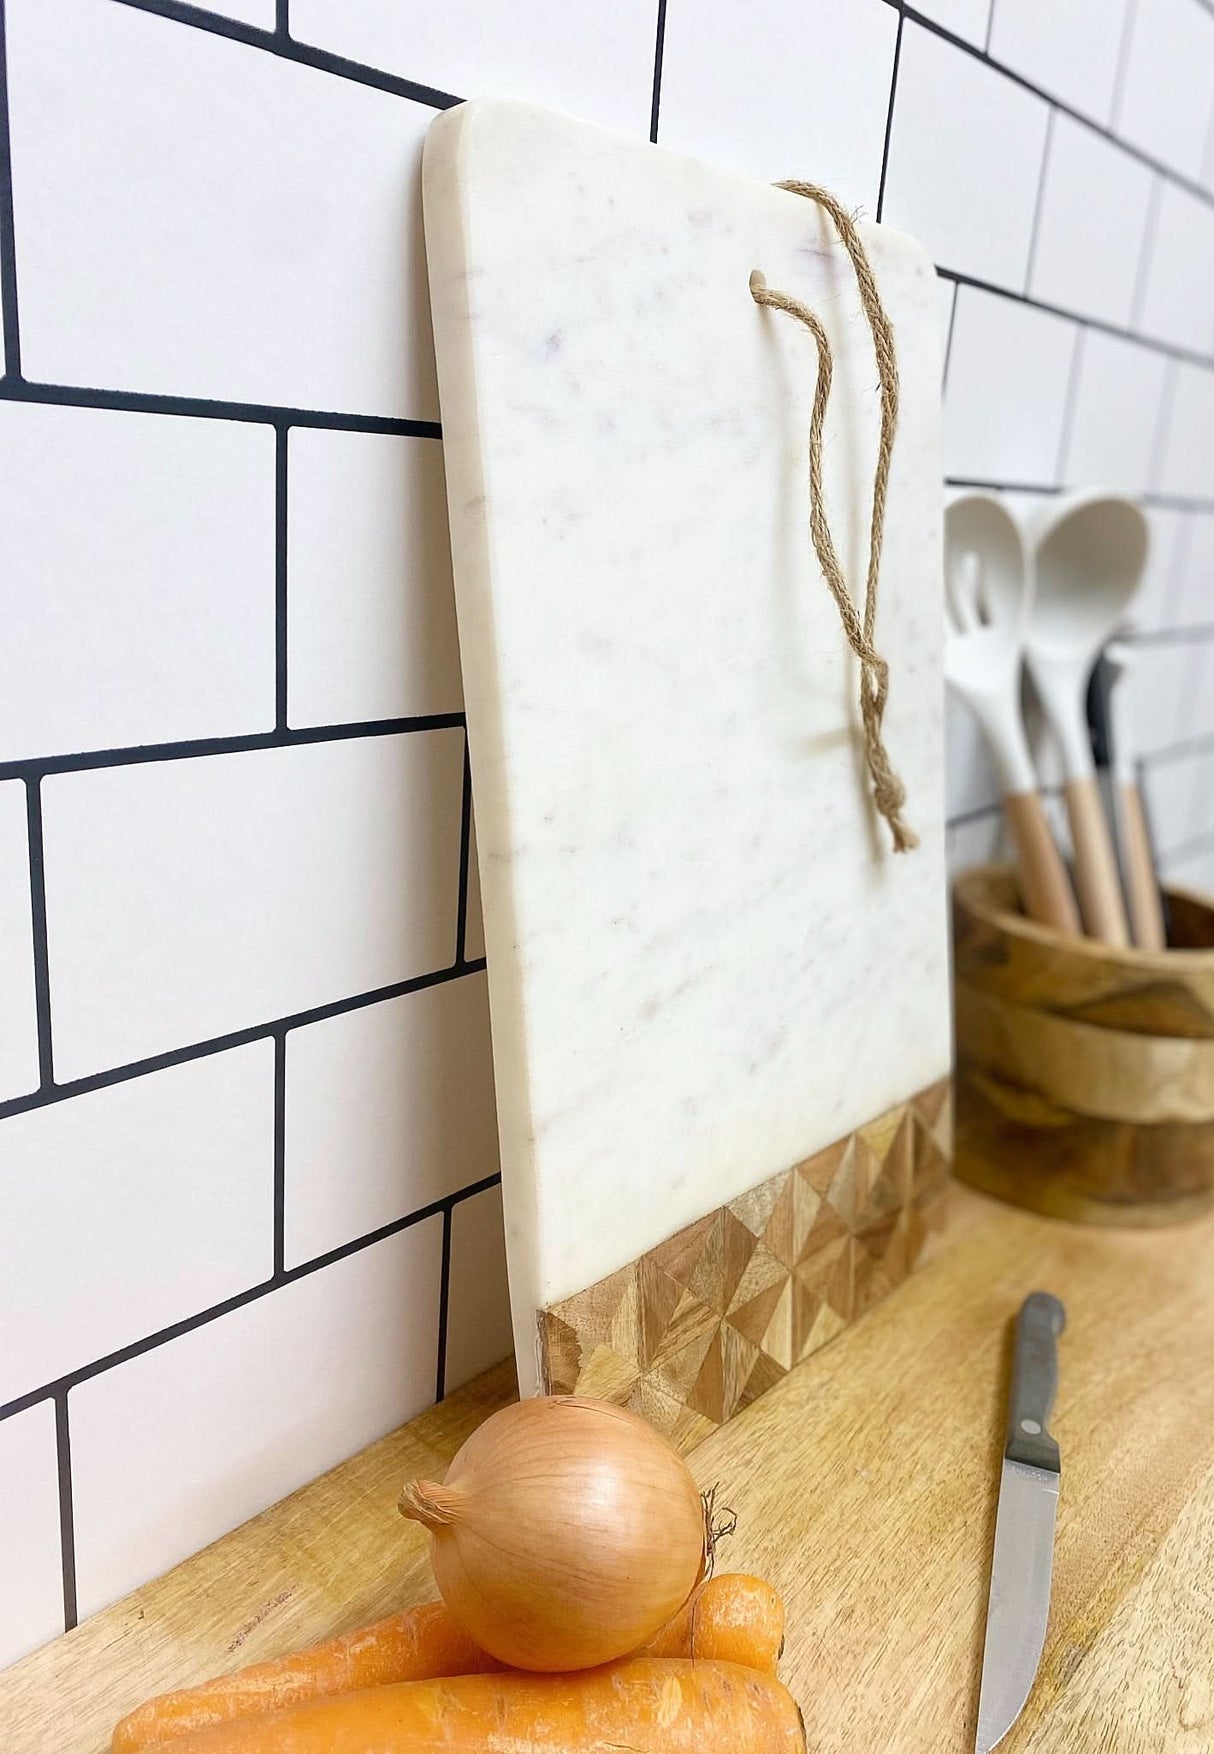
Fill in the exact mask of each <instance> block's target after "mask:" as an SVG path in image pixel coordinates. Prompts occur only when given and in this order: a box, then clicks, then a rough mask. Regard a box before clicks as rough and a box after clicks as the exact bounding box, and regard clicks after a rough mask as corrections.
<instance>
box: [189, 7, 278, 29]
mask: <svg viewBox="0 0 1214 1754" xmlns="http://www.w3.org/2000/svg"><path fill="white" fill-rule="evenodd" d="M206 11H208V12H216V13H218V14H219V16H220V17H221V18H236V19H239V20H240V22H241V23H242V24H255V25H257V26H258V27H259V29H261V30H273V29H274V24H275V20H276V14H277V7H276V5H275V0H221V4H219V5H218V6H214V5H213V6H208V7H207V8H206Z"/></svg>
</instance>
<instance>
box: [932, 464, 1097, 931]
mask: <svg viewBox="0 0 1214 1754" xmlns="http://www.w3.org/2000/svg"><path fill="white" fill-rule="evenodd" d="M944 577H945V591H946V600H947V605H948V616H949V626H948V629H947V632H946V637H945V642H944V676H945V680H946V682H947V683H948V686H949V687H950V688H951V689H952V690H953V692H954V693H955V694H956V695H958V697H959V698H960V699H961V700H963V701H964V702H965V704H966V705H967V706H968V707H969V709H970V711H971V712H972V713H973V715H974V717H975V718H976V719H977V721H978V724H979V726H980V727H981V729H982V733H983V735H984V736H985V738H986V740H987V743H988V744H989V746H990V750H991V754H992V756H993V758H994V762H995V768H996V772H997V773H998V775H999V783H1000V787H1001V789H1002V793H1003V811H1004V816H1005V818H1006V821H1007V825H1008V830H1009V833H1010V834H1011V837H1012V844H1013V846H1014V847H1015V849H1016V862H1017V865H1018V868H1019V875H1020V888H1021V893H1022V896H1023V900H1024V907H1025V912H1026V913H1027V914H1028V915H1029V917H1030V919H1034V920H1040V921H1041V922H1042V923H1043V924H1044V925H1048V926H1053V927H1054V928H1055V929H1056V930H1057V931H1059V932H1063V933H1065V934H1066V935H1067V936H1068V937H1071V938H1077V937H1079V935H1080V924H1079V912H1078V909H1077V908H1076V906H1075V897H1074V894H1073V893H1072V890H1071V884H1070V879H1069V877H1068V876H1067V871H1066V866H1065V865H1064V864H1063V862H1062V858H1061V855H1060V854H1059V852H1058V848H1057V846H1056V844H1055V842H1054V837H1053V835H1052V833H1051V832H1050V825H1049V822H1048V820H1047V818H1046V814H1045V810H1044V808H1043V806H1042V803H1041V798H1040V795H1039V794H1038V791H1037V780H1036V775H1035V773H1034V771H1033V762H1032V757H1031V756H1030V754H1029V747H1028V741H1027V739H1026V738H1025V734H1024V724H1023V721H1022V719H1021V716H1020V671H1021V664H1022V662H1023V656H1024V631H1025V627H1026V625H1027V620H1028V614H1029V609H1030V606H1031V601H1032V573H1031V569H1030V568H1029V565H1028V559H1027V555H1026V553H1025V548H1024V540H1023V537H1022V536H1021V533H1020V528H1019V526H1018V525H1017V524H1016V522H1015V520H1014V519H1013V518H1012V516H1011V514H1010V513H1009V512H1008V510H1007V508H1006V507H1005V506H1004V505H1002V504H1001V502H1000V501H999V500H997V499H995V498H993V497H992V496H991V495H990V494H985V493H968V494H964V495H963V496H962V497H961V498H959V499H955V500H953V501H952V502H951V504H949V505H948V506H947V507H946V509H945V513H944Z"/></svg>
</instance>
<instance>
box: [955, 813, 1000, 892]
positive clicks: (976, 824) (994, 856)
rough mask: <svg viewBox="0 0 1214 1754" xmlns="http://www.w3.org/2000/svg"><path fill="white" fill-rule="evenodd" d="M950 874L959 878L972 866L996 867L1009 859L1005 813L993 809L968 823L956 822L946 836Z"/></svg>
mask: <svg viewBox="0 0 1214 1754" xmlns="http://www.w3.org/2000/svg"><path fill="white" fill-rule="evenodd" d="M945 855H946V857H947V860H948V874H949V876H950V877H956V876H958V875H959V874H960V873H961V872H962V871H968V870H969V869H970V867H971V866H972V865H992V864H995V863H997V862H1001V861H1002V860H1004V859H1006V858H1007V857H1008V842H1007V832H1006V830H1005V828H1004V825H1003V812H1002V811H1001V810H989V811H987V812H986V814H985V815H982V816H978V817H975V818H973V819H972V820H971V821H968V822H957V823H953V824H952V825H951V826H950V827H949V829H948V832H947V834H946V835H945Z"/></svg>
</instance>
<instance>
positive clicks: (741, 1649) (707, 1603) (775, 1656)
mask: <svg viewBox="0 0 1214 1754" xmlns="http://www.w3.org/2000/svg"><path fill="white" fill-rule="evenodd" d="M783 1649H784V1603H783V1602H782V1601H781V1600H780V1597H779V1594H778V1592H777V1591H776V1590H773V1589H772V1587H771V1585H770V1584H769V1583H764V1582H763V1579H762V1578H761V1577H747V1576H746V1575H745V1574H744V1573H736V1572H723V1573H721V1574H720V1575H719V1576H717V1577H710V1578H709V1579H708V1581H707V1583H703V1584H701V1585H700V1587H699V1589H698V1590H696V1591H694V1592H693V1594H692V1596H691V1599H690V1600H689V1601H688V1603H687V1605H686V1607H685V1608H682V1609H680V1611H679V1612H678V1613H677V1614H676V1615H675V1617H674V1619H673V1620H668V1621H667V1622H666V1624H665V1626H663V1628H662V1630H661V1631H660V1632H656V1633H655V1634H654V1636H653V1637H652V1638H651V1639H650V1640H649V1642H648V1644H646V1645H644V1646H642V1648H641V1650H640V1651H639V1652H638V1653H637V1654H638V1655H639V1656H647V1657H701V1658H707V1659H709V1660H710V1661H713V1662H721V1663H741V1664H742V1666H743V1668H747V1669H758V1670H760V1671H761V1673H763V1674H765V1675H774V1674H775V1672H776V1664H777V1662H778V1661H779V1659H780V1653H781V1652H782V1651H783Z"/></svg>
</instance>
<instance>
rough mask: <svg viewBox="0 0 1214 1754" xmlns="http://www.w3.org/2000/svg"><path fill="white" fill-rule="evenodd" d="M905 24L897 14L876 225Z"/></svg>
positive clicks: (881, 203)
mask: <svg viewBox="0 0 1214 1754" xmlns="http://www.w3.org/2000/svg"><path fill="white" fill-rule="evenodd" d="M905 23H906V20H905V18H904V17H903V15H902V13H901V12H900V13H899V14H898V33H897V35H896V36H895V38H894V59H893V64H892V66H891V67H890V71H889V103H888V105H887V106H886V110H885V136H884V138H883V139H882V142H881V176H880V178H879V180H878V183H877V212H876V220H877V224H878V225H880V223H881V215H882V213H883V212H884V211H885V177H886V173H887V171H888V170H889V143H890V140H891V139H892V138H893V132H894V104H895V102H896V101H897V97H898V64H899V62H900V61H901V59H902V27H903V25H904V24H905Z"/></svg>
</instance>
